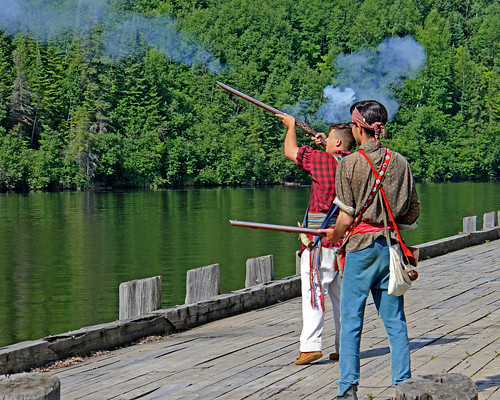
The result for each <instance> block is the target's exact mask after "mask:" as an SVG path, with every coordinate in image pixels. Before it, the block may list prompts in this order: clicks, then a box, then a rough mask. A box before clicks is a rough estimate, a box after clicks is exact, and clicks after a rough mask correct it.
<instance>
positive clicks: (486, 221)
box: [483, 211, 495, 229]
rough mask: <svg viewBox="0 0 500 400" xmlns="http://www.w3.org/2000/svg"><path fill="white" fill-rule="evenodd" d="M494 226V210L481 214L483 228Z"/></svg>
mask: <svg viewBox="0 0 500 400" xmlns="http://www.w3.org/2000/svg"><path fill="white" fill-rule="evenodd" d="M494 226H495V211H492V212H489V213H485V214H484V215H483V229H490V228H493V227H494Z"/></svg>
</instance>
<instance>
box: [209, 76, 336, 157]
mask: <svg viewBox="0 0 500 400" xmlns="http://www.w3.org/2000/svg"><path fill="white" fill-rule="evenodd" d="M217 86H218V87H220V88H221V89H224V90H227V91H228V92H230V93H232V94H234V95H236V96H238V97H241V98H242V99H245V100H247V101H249V102H250V103H253V104H255V105H256V106H259V107H262V108H263V109H264V110H266V111H269V112H272V113H273V114H285V113H284V112H283V111H281V110H278V109H277V108H274V107H271V106H270V105H267V104H266V103H263V102H262V101H259V100H257V99H255V98H253V97H251V96H249V95H247V94H245V93H243V92H240V91H239V90H236V89H234V88H232V87H231V86H228V85H226V84H224V83H222V82H219V81H217ZM295 125H297V126H298V127H299V128H300V129H302V130H303V131H304V132H305V133H306V136H309V137H311V140H314V139H319V140H320V141H321V144H322V145H323V146H325V147H326V140H325V139H324V138H323V137H321V136H316V135H317V134H318V132H316V131H315V130H314V128H313V127H312V126H311V125H310V124H309V123H308V122H307V120H306V121H305V122H304V121H301V120H300V119H297V118H295Z"/></svg>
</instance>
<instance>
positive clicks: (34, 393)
mask: <svg viewBox="0 0 500 400" xmlns="http://www.w3.org/2000/svg"><path fill="white" fill-rule="evenodd" d="M0 397H1V398H2V399H8V400H59V399H60V398H61V383H60V381H59V379H58V378H56V377H55V376H51V375H48V374H40V373H23V374H15V375H9V376H5V377H2V378H0Z"/></svg>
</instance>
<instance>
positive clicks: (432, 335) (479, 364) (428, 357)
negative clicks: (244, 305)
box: [54, 241, 500, 400]
mask: <svg viewBox="0 0 500 400" xmlns="http://www.w3.org/2000/svg"><path fill="white" fill-rule="evenodd" d="M498 244H499V242H498V241H497V242H496V243H494V242H491V243H487V244H484V245H481V246H475V247H474V248H469V249H464V250H463V251H459V252H456V253H450V254H448V255H446V256H441V257H438V258H436V259H431V260H425V261H421V263H420V265H419V267H418V268H419V272H420V277H419V279H418V280H417V281H416V284H415V285H414V287H412V288H411V289H410V290H409V291H408V293H407V295H406V296H405V303H406V307H405V309H406V315H407V321H408V332H409V337H410V348H411V360H412V370H413V375H423V374H428V373H436V374H440V373H442V371H443V370H445V371H446V372H457V373H463V374H465V375H467V376H469V375H470V377H471V378H472V379H473V380H474V381H475V382H476V384H477V385H478V389H479V391H480V398H481V399H491V400H494V399H498V398H500V396H499V395H500V392H499V391H498V386H499V385H500V382H499V379H498V377H499V376H500V357H499V356H498V353H496V352H497V351H498V347H499V339H498V338H497V336H500V335H498V331H499V329H500V328H499V326H498V325H497V324H498V321H499V320H500V298H499V297H498V292H499V289H500V287H499V286H500V261H499V260H500V249H499V246H498ZM301 327H302V319H301V306H300V298H297V299H293V300H290V301H286V302H283V303H280V304H278V305H275V306H272V307H268V308H266V309H262V310H258V311H254V312H250V313H246V314H241V315H238V316H235V317H231V318H226V319H223V320H220V321H217V322H213V323H210V324H206V325H203V326H200V327H197V328H194V329H191V330H189V331H186V332H182V333H178V334H174V335H171V336H168V337H166V338H164V339H163V340H160V341H158V342H153V343H147V344H145V345H138V346H131V347H128V348H123V349H119V350H116V351H112V352H111V353H109V354H106V355H104V356H102V357H95V358H92V359H89V360H87V361H85V362H84V363H83V364H81V365H79V366H74V367H71V368H69V369H65V370H59V371H57V370H56V371H54V372H55V375H56V376H59V377H60V379H61V383H62V386H61V398H62V399H63V400H66V399H68V400H69V399H71V400H73V399H74V398H78V397H76V396H79V397H80V398H85V399H99V400H101V399H108V398H116V399H118V398H119V399H132V398H144V399H152V398H162V399H180V398H186V399H192V398H203V399H215V398H218V399H233V398H246V399H272V400H276V399H290V398H293V399H309V400H312V399H319V400H322V399H325V400H326V399H332V398H334V397H335V395H336V391H337V387H336V385H335V380H336V379H338V363H335V362H330V361H329V360H327V355H328V352H329V350H330V349H332V348H333V332H334V329H333V321H332V316H331V309H330V308H329V307H328V303H327V313H326V315H325V334H324V336H323V339H324V351H323V353H324V358H323V359H322V360H319V361H318V362H316V363H314V364H313V365H310V366H305V367H299V366H296V365H294V364H293V360H294V358H295V357H297V355H298V340H299V335H300V330H301ZM361 346H362V347H361V384H360V387H359V391H358V396H359V398H360V399H366V398H368V397H371V398H372V399H377V400H385V399H388V398H390V397H391V396H393V395H394V393H395V389H394V387H392V386H391V382H390V354H389V347H388V342H387V338H386V333H385V330H384V327H383V324H382V321H381V320H380V318H379V317H378V315H377V312H376V309H375V307H374V305H373V301H372V300H371V298H370V299H369V301H368V302H367V308H366V313H365V325H364V331H363V337H362V342H361ZM140 349H143V350H140ZM467 352H468V353H469V354H467ZM89 392H91V393H89ZM141 396H142V397H141ZM495 396H496V397H495Z"/></svg>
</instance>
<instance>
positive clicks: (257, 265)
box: [245, 254, 274, 288]
mask: <svg viewBox="0 0 500 400" xmlns="http://www.w3.org/2000/svg"><path fill="white" fill-rule="evenodd" d="M273 279H274V260H273V255H272V254H270V255H267V256H261V257H256V258H249V259H248V260H247V276H246V279H245V287H246V288H248V287H250V286H255V285H259V284H261V283H265V282H270V281H272V280H273Z"/></svg>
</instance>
